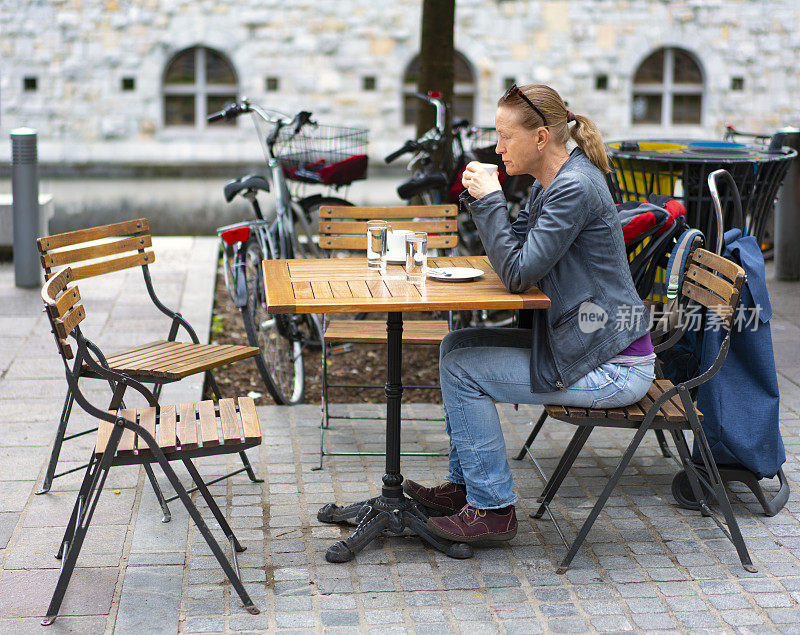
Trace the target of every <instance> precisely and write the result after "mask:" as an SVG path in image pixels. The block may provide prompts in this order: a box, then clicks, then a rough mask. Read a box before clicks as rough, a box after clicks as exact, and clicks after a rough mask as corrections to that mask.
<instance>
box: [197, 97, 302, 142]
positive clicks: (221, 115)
mask: <svg viewBox="0 0 800 635" xmlns="http://www.w3.org/2000/svg"><path fill="white" fill-rule="evenodd" d="M247 113H253V114H256V115H258V116H259V117H260V118H261V119H263V120H264V121H266V122H267V123H271V124H280V127H283V126H288V125H294V132H295V134H297V133H298V132H300V130H301V128H303V126H305V125H309V124H310V125H312V126H315V125H317V123H316V122H315V121H314V120H313V119H311V113H310V112H309V111H307V110H301V111H300V112H298V113H297V114H296V115H295V116H294V117H289V116H288V115H287V114H286V113H283V112H280V111H278V110H272V109H267V108H262V107H261V106H258V105H256V104H253V103H251V102H250V100H248V99H247V98H246V97H245V98H243V99H242V101H241V102H238V103H237V102H233V101H232V102H229V103H227V104H225V106H224V107H223V108H222V110H220V111H219V112H215V113H212V114H210V115H209V116H208V121H209V122H214V121H220V120H221V119H225V120H226V121H231V120H232V119H236V118H237V117H238V116H239V115H244V114H247Z"/></svg>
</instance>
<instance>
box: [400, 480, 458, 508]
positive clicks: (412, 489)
mask: <svg viewBox="0 0 800 635" xmlns="http://www.w3.org/2000/svg"><path fill="white" fill-rule="evenodd" d="M403 491H404V492H405V493H406V494H408V496H410V497H411V498H413V499H414V500H415V501H417V502H418V503H422V504H423V505H424V506H425V507H427V508H428V509H430V510H432V511H435V512H439V513H440V514H455V513H456V512H457V511H458V510H459V509H461V508H462V507H463V506H464V505H466V504H467V488H466V486H465V485H462V484H461V483H449V482H445V483H442V484H441V485H437V486H436V487H423V486H422V485H420V484H419V483H415V482H414V481H409V480H408V479H406V480H405V481H403Z"/></svg>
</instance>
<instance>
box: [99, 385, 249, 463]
mask: <svg viewBox="0 0 800 635" xmlns="http://www.w3.org/2000/svg"><path fill="white" fill-rule="evenodd" d="M117 414H118V415H119V416H121V417H124V418H125V419H128V420H129V421H133V422H134V423H137V424H139V425H140V426H142V428H144V429H145V430H146V431H147V432H149V433H150V434H151V435H152V436H153V438H154V439H155V440H156V441H157V442H158V446H159V447H160V448H161V450H162V452H164V454H165V455H167V456H169V455H172V454H174V453H175V452H181V453H187V452H188V454H189V455H190V456H193V457H196V456H201V455H207V454H225V453H232V452H240V451H242V450H245V449H247V448H249V447H254V446H256V445H258V444H260V443H261V428H260V426H259V423H258V415H257V414H256V406H255V403H254V402H253V400H252V399H251V398H249V397H238V398H237V399H220V401H219V404H217V405H215V404H214V402H213V401H210V400H209V401H200V402H198V403H184V404H181V405H180V407H176V406H161V408H160V409H158V410H157V409H156V408H155V407H153V406H150V407H146V408H141V409H139V410H134V409H121V410H119V411H118V413H117ZM113 428H114V424H113V423H110V422H108V421H103V422H101V423H100V425H99V428H98V431H97V442H96V443H95V449H94V454H95V456H97V457H99V456H102V455H103V454H104V453H105V451H106V446H107V444H108V441H109V439H110V438H111V431H112V430H113ZM146 455H151V456H152V452H151V450H150V448H149V446H148V445H147V443H145V441H144V440H143V439H141V438H140V437H139V436H138V435H137V434H135V433H134V432H133V430H131V429H129V428H126V429H125V430H124V431H123V433H122V438H121V439H120V442H119V445H118V447H117V452H116V456H115V459H116V458H123V457H125V456H136V457H138V461H141V460H143V459H145V456H146ZM145 460H146V459H145ZM138 461H137V462H138Z"/></svg>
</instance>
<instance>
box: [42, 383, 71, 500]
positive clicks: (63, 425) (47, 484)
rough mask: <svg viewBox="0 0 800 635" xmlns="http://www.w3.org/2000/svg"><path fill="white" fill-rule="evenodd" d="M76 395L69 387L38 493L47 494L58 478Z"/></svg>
mask: <svg viewBox="0 0 800 635" xmlns="http://www.w3.org/2000/svg"><path fill="white" fill-rule="evenodd" d="M73 403H74V397H73V396H72V390H71V389H69V388H68V389H67V397H66V399H64V407H63V408H62V410H61V419H59V421H58V429H57V430H56V438H55V440H54V441H53V447H52V448H51V450H50V460H49V461H48V462H47V471H46V472H45V474H44V480H43V481H42V486H41V487H40V488H39V489H38V490H37V491H36V493H37V494H46V493H47V492H49V491H50V488H51V487H52V485H53V479H54V478H56V476H55V474H56V466H57V465H58V457H59V455H60V454H61V444H62V443H64V435H65V434H66V432H67V421H69V415H70V412H71V411H72V404H73Z"/></svg>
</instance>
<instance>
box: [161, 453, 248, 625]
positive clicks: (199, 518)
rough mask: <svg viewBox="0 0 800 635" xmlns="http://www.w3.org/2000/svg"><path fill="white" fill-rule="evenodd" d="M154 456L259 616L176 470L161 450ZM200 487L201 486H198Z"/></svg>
mask: <svg viewBox="0 0 800 635" xmlns="http://www.w3.org/2000/svg"><path fill="white" fill-rule="evenodd" d="M151 450H152V451H153V454H154V455H155V457H156V460H157V461H158V463H159V465H160V466H161V469H162V470H164V474H165V475H166V476H167V479H169V482H170V483H171V484H172V487H173V488H174V489H175V491H176V492H177V493H178V497H179V498H180V499H181V502H182V503H183V505H184V506H185V507H186V511H187V512H189V516H191V518H192V520H193V521H194V524H195V525H197V529H198V530H199V531H200V533H201V534H202V536H203V538H204V539H205V541H206V543H207V544H208V546H209V548H210V549H211V551H212V553H213V554H214V556H215V557H216V559H217V562H219V565H220V567H222V570H223V571H224V572H225V575H226V576H228V580H230V582H231V585H232V586H233V588H234V589H235V590H236V593H237V594H238V595H239V598H240V599H241V600H242V604H244V607H245V608H246V609H247V611H248V612H249V613H251V614H253V615H258V613H260V611H259V610H258V607H256V605H255V604H253V600H251V599H250V595H249V594H248V593H247V591H246V590H245V588H244V585H243V584H242V581H241V579H240V578H239V575H238V573H236V570H235V569H234V567H233V565H231V562H230V561H229V560H228V558H226V557H225V554H224V553H223V551H222V549H221V547H220V546H219V543H218V542H217V541H216V539H215V538H214V535H213V534H212V533H211V530H210V529H209V528H208V525H206V522H205V521H204V520H203V517H202V516H201V515H200V512H199V510H198V509H197V507H196V506H195V504H194V503H193V502H192V499H191V498H190V497H189V494H188V493H187V492H186V488H185V487H184V486H183V485H182V484H181V481H180V479H179V478H178V475H177V474H175V470H173V469H172V466H171V465H170V464H169V462H168V461H167V459H166V458H165V457H164V453H163V452H162V451H161V449H160V448H158V447H155V448H151ZM198 487H199V484H198Z"/></svg>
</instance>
